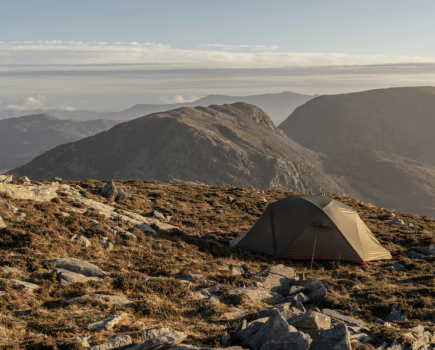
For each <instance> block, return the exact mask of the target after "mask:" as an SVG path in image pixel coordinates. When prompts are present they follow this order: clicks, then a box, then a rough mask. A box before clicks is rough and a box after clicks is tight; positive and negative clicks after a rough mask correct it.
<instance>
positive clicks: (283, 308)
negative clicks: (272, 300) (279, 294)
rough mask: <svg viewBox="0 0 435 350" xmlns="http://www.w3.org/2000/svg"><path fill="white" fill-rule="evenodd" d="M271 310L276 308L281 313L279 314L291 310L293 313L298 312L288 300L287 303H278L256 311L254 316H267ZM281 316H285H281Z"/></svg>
mask: <svg viewBox="0 0 435 350" xmlns="http://www.w3.org/2000/svg"><path fill="white" fill-rule="evenodd" d="M273 310H278V311H279V312H280V313H281V315H283V313H284V312H291V313H292V314H294V315H296V314H299V313H300V312H299V311H298V310H296V309H295V308H294V307H292V303H291V302H288V303H281V304H278V305H276V306H274V307H273V308H271V309H266V310H261V311H258V312H257V313H256V314H255V318H256V319H258V318H263V317H269V316H270V314H271V313H272V311H273ZM283 317H284V318H286V317H285V316H283Z"/></svg>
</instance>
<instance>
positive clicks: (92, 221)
mask: <svg viewBox="0 0 435 350" xmlns="http://www.w3.org/2000/svg"><path fill="white" fill-rule="evenodd" d="M89 223H90V224H91V225H92V226H97V225H98V224H99V222H98V221H97V220H94V219H89Z"/></svg>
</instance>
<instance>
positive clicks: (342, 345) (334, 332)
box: [310, 323, 352, 350]
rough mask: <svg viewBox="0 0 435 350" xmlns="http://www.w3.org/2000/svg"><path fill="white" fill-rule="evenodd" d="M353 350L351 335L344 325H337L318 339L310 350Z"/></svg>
mask: <svg viewBox="0 0 435 350" xmlns="http://www.w3.org/2000/svg"><path fill="white" fill-rule="evenodd" d="M325 349H334V350H352V347H351V345H350V335H349V332H348V331H347V328H346V325H345V324H344V323H337V324H336V325H335V326H334V328H332V329H328V330H326V331H324V332H322V334H320V335H319V336H318V337H316V338H315V339H314V340H313V342H312V343H311V345H310V350H325Z"/></svg>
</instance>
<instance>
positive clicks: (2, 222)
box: [0, 216, 7, 230]
mask: <svg viewBox="0 0 435 350" xmlns="http://www.w3.org/2000/svg"><path fill="white" fill-rule="evenodd" d="M6 227H7V225H6V224H5V222H4V221H3V218H2V217H1V216H0V230H1V229H2V228H6Z"/></svg>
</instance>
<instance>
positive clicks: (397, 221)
mask: <svg viewBox="0 0 435 350" xmlns="http://www.w3.org/2000/svg"><path fill="white" fill-rule="evenodd" d="M390 225H396V226H403V225H405V223H404V222H403V220H402V219H401V218H399V217H398V216H396V217H395V218H394V219H393V220H392V221H391V222H390Z"/></svg>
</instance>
